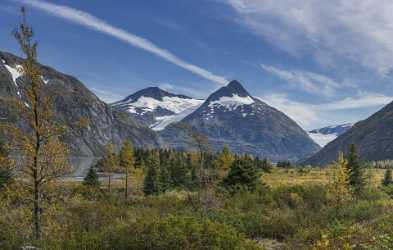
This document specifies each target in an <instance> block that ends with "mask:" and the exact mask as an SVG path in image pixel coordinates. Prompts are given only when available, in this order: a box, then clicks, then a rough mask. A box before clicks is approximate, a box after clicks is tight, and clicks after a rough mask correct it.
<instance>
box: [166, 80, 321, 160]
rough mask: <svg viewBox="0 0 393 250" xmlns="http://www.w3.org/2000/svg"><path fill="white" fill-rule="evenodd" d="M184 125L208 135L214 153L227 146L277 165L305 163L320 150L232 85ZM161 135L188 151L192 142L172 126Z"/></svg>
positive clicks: (295, 127)
mask: <svg viewBox="0 0 393 250" xmlns="http://www.w3.org/2000/svg"><path fill="white" fill-rule="evenodd" d="M181 123H185V124H188V125H190V126H192V127H194V128H195V129H196V130H198V131H199V132H200V133H202V134H205V135H207V136H208V138H209V144H210V145H211V147H212V148H213V149H216V150H217V149H221V148H223V147H224V145H228V146H229V147H230V149H231V150H232V151H233V152H236V153H249V154H253V155H258V156H261V157H268V158H270V159H272V160H274V161H278V160H284V159H285V160H288V159H289V160H292V161H297V160H299V159H305V158H306V157H308V156H310V155H312V154H313V153H315V152H316V151H318V150H319V146H318V145H317V144H315V143H314V142H313V141H312V140H311V138H310V137H309V136H308V134H307V133H306V132H305V131H304V130H303V129H302V128H300V126H298V125H297V124H296V123H295V122H294V121H293V120H291V119H290V118H289V117H287V116H286V115H285V114H284V113H282V112H280V111H278V110H276V109H274V108H272V107H270V106H268V105H267V104H265V103H264V102H262V101H261V100H259V99H257V98H254V97H252V96H251V95H250V94H249V93H248V92H247V91H246V90H245V89H244V88H243V86H242V85H241V84H240V83H239V82H237V81H232V82H231V83H229V84H228V85H227V86H225V87H222V88H221V89H219V90H217V91H216V92H214V93H213V94H211V95H210V96H209V97H208V99H207V100H206V101H205V102H204V103H203V104H202V105H201V106H200V107H199V108H198V109H197V110H195V111H194V112H193V113H191V114H190V115H188V116H187V117H185V118H184V119H183V120H182V121H181ZM160 135H161V136H162V137H163V138H164V140H165V142H166V144H167V145H168V146H169V147H173V148H178V149H187V148H189V147H190V139H186V136H185V134H184V133H183V132H182V131H179V129H178V127H177V126H176V125H170V126H168V127H167V128H166V129H164V130H163V131H162V132H160Z"/></svg>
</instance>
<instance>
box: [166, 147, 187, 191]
mask: <svg viewBox="0 0 393 250" xmlns="http://www.w3.org/2000/svg"><path fill="white" fill-rule="evenodd" d="M187 160H188V159H184V156H183V154H182V153H174V154H173V156H172V157H171V160H170V164H169V166H170V175H171V179H172V183H173V185H174V186H175V187H184V186H186V185H187V184H188V182H189V181H190V180H189V178H188V173H189V170H191V169H188V166H187V164H188V163H187Z"/></svg>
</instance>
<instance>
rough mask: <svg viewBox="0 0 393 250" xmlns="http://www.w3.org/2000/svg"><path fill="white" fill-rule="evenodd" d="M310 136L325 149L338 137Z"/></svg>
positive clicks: (329, 135) (332, 135)
mask: <svg viewBox="0 0 393 250" xmlns="http://www.w3.org/2000/svg"><path fill="white" fill-rule="evenodd" d="M308 135H309V136H310V137H311V139H313V141H315V142H316V143H317V144H318V145H319V146H321V147H325V146H326V145H327V144H329V142H331V141H334V140H335V139H336V138H337V137H338V136H337V135H336V134H327V135H324V134H318V133H308Z"/></svg>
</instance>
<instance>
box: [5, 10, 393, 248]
mask: <svg viewBox="0 0 393 250" xmlns="http://www.w3.org/2000/svg"><path fill="white" fill-rule="evenodd" d="M21 20H22V21H21V24H20V26H19V29H18V30H17V31H16V32H15V37H16V39H17V41H18V42H19V44H20V47H21V50H22V52H23V53H24V55H25V57H26V59H25V61H24V64H23V73H24V75H25V78H26V80H27V84H25V86H24V89H23V91H24V92H23V93H24V99H23V100H15V108H16V109H18V110H19V111H20V112H19V113H20V114H21V118H20V119H23V121H25V124H27V126H28V128H18V127H17V126H15V125H14V124H1V132H2V134H3V136H2V138H5V139H4V140H3V141H2V142H1V143H0V249H5V250H6V249H71V250H72V249H75V250H76V249H119V250H121V249H152V250H166V249H174V250H175V249H179V250H180V249H195V250H197V249H315V250H325V249H326V250H327V249H392V248H393V200H392V198H393V179H392V171H391V166H390V165H389V164H387V163H385V164H382V163H381V164H378V163H375V164H367V163H362V162H360V161H359V156H358V154H357V149H356V146H355V145H351V146H350V148H349V150H348V152H349V153H348V154H346V155H344V154H340V155H339V156H338V158H337V160H336V162H335V163H333V164H331V165H328V166H326V167H324V168H320V167H312V166H296V165H294V164H293V163H291V162H287V161H284V162H278V163H275V164H273V163H272V162H271V161H269V160H268V159H259V158H257V157H253V156H251V155H239V154H233V153H231V151H230V150H229V148H227V147H225V148H224V149H223V150H222V151H220V152H213V151H212V150H210V147H209V142H208V140H207V139H206V138H205V137H204V136H203V135H202V134H198V133H197V132H196V131H194V130H193V129H192V128H188V129H189V131H190V132H189V133H190V135H191V138H193V140H194V142H195V145H196V148H197V150H196V151H193V152H181V151H175V150H170V149H146V148H134V147H133V145H132V143H131V142H129V141H125V142H124V144H123V145H112V144H108V145H107V146H106V150H105V154H104V155H103V157H102V158H101V159H99V160H98V161H97V163H96V164H95V165H94V166H92V167H91V168H90V169H89V171H88V173H87V175H86V177H85V178H84V180H83V181H78V180H76V179H72V178H65V177H66V176H67V174H69V173H70V172H71V171H72V166H71V165H70V163H69V161H68V153H67V152H68V150H67V147H66V145H65V144H64V143H63V142H62V140H61V138H62V137H61V133H62V127H61V124H57V123H56V122H55V121H53V119H51V117H52V115H53V112H52V108H51V98H50V96H45V95H44V94H43V93H44V92H43V91H42V88H43V85H44V83H43V82H42V80H41V78H40V72H39V71H38V70H37V67H35V65H36V63H37V62H36V59H37V50H36V48H37V44H36V43H35V42H34V41H33V30H32V28H31V27H30V26H29V25H28V24H27V22H26V19H25V10H24V9H22V18H21ZM115 148H120V150H119V151H118V152H117V151H116V150H115Z"/></svg>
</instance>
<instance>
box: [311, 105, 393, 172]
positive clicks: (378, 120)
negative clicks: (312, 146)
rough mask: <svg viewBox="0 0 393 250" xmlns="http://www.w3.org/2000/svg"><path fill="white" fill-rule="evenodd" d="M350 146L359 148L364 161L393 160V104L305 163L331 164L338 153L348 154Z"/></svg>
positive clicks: (359, 124)
mask: <svg viewBox="0 0 393 250" xmlns="http://www.w3.org/2000/svg"><path fill="white" fill-rule="evenodd" d="M350 144H355V145H356V146H357V148H358V153H359V156H360V158H361V159H362V160H367V161H377V160H386V159H393V103H390V104H388V105H386V106H385V107H384V108H382V109H381V110H380V111H378V112H376V113H375V114H373V115H372V116H370V117H369V118H367V119H366V120H363V121H360V122H358V123H356V124H355V125H353V127H352V128H351V129H349V130H348V131H347V132H345V133H344V134H342V135H341V136H339V137H337V138H336V139H335V140H334V141H332V142H330V143H329V144H328V145H326V146H325V147H324V148H323V149H322V150H321V151H319V152H318V153H317V154H315V155H314V156H312V157H311V158H310V159H308V160H307V161H305V163H306V164H314V165H325V164H327V163H330V162H332V161H334V160H335V159H336V158H337V155H338V152H340V151H341V152H344V153H347V152H348V148H349V145H350Z"/></svg>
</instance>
